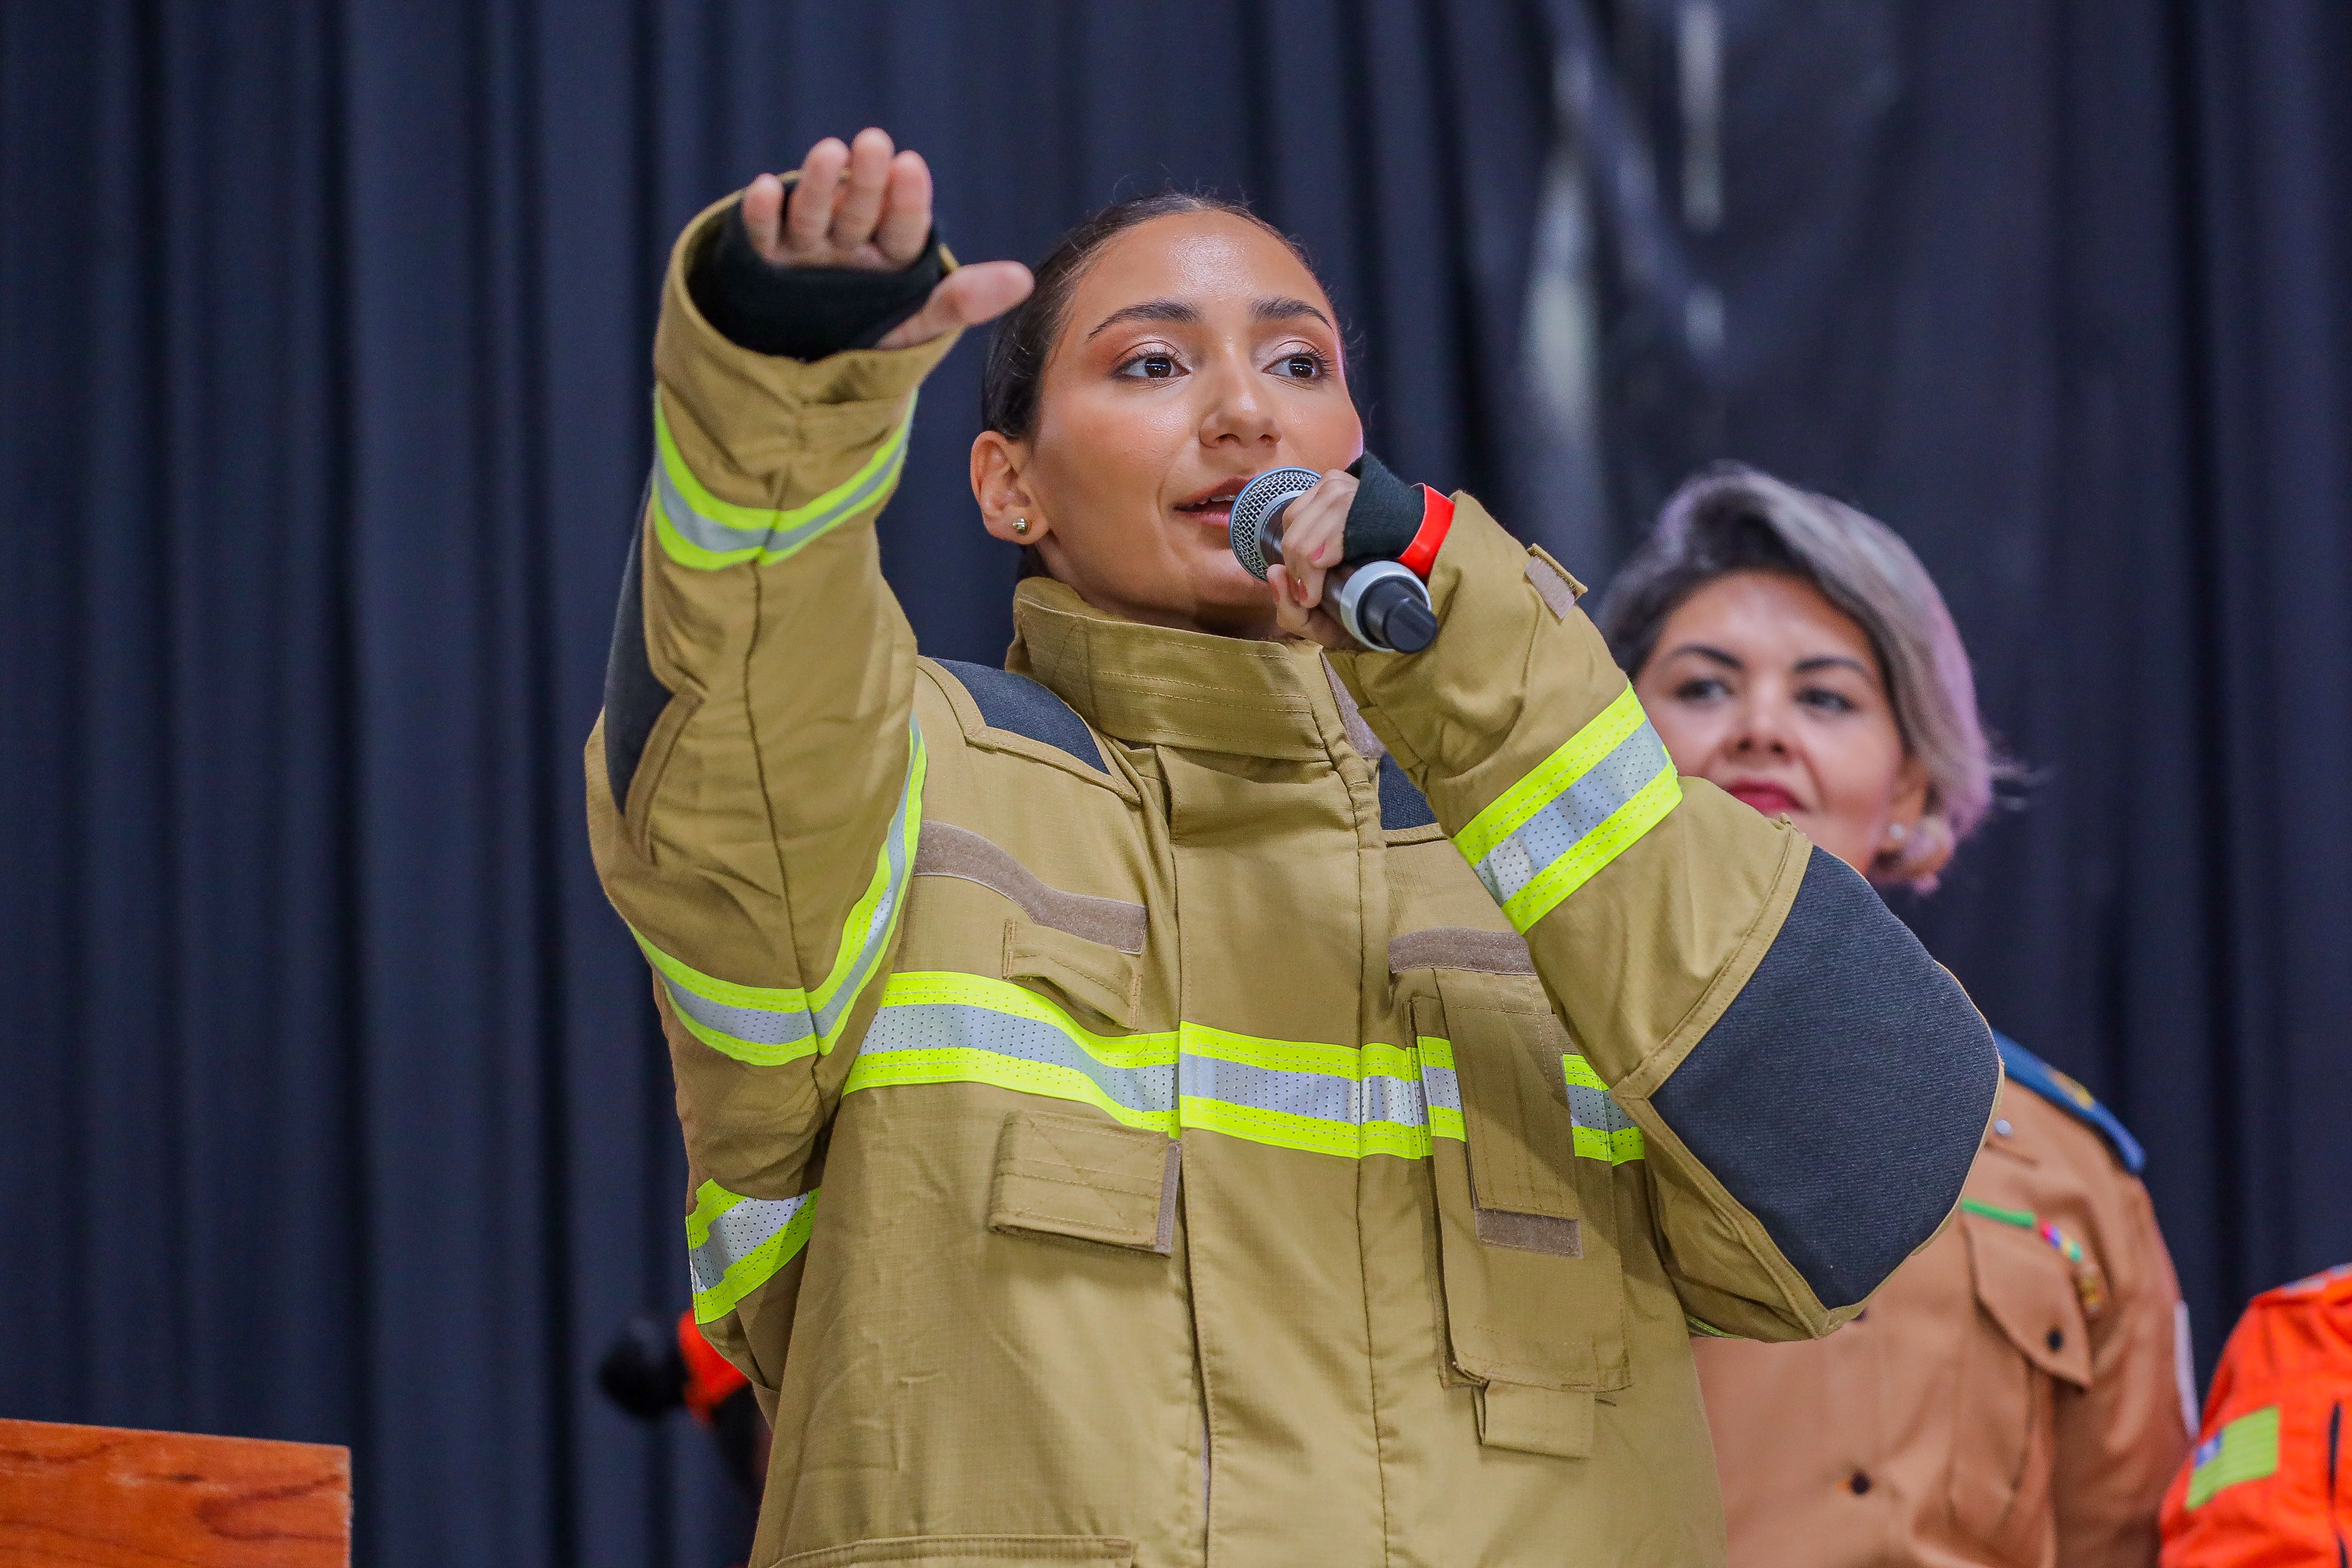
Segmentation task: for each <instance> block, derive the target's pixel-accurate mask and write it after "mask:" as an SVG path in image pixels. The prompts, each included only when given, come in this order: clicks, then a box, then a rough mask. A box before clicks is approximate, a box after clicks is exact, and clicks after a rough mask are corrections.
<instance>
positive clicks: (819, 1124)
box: [588, 208, 1999, 1568]
mask: <svg viewBox="0 0 2352 1568" xmlns="http://www.w3.org/2000/svg"><path fill="white" fill-rule="evenodd" d="M721 210H722V209H720V208H714V209H713V210H712V211H711V212H710V213H707V214H704V215H703V216H702V217H701V218H699V219H698V220H697V222H696V225H694V226H693V227H691V228H689V229H688V233H687V235H685V236H684V237H683V238H682V239H681V240H680V242H679V246H678V248H677V255H676V256H674V257H673V261H672V266H671V270H670V273H669V277H668V281H667V287H666V292H665V297H664V301H663V311H662V318H661V325H660V329H659V332H658V335H657V339H656V350H655V362H656V381H657V394H656V455H655V459H654V463H653V472H652V477H651V481H650V484H649V486H648V493H647V499H646V506H645V509H644V520H643V528H642V533H641V537H640V542H639V546H638V549H637V550H636V551H635V556H634V558H633V561H632V565H631V567H630V570H629V573H628V576H627V579H626V581H625V585H624V591H623V599H622V606H621V613H620V616H619V619H618V624H617V627H616V633H615V638H614V656H613V662H612V668H611V673H610V675H609V676H608V690H607V701H606V711H605V713H604V717H603V719H602V720H601V721H600V722H599V725H598V727H597V730H596V733H595V734H594V735H593V736H592V737H591V738H590V741H589V745H588V810H589V821H590V829H591V833H592V837H593V845H594V850H595V856H596V862H597V866H598V868H599V870H600V872H601V873H602V875H603V878H604V885H605V887H606V889H607V890H608V892H609V893H610V894H611V896H612V899H613V902H614V904H615V906H616V907H617V908H618V909H619V911H620V913H621V915H622V916H623V918H624V919H625V920H626V921H627V922H628V925H629V926H630V928H631V930H632V931H633V932H634V933H635V936H636V938H637V941H638V944H639V946H641V947H642V948H643V950H644V952H645V955H646V960H647V962H648V963H649V964H650V965H651V966H652V967H653V970H654V972H655V978H656V985H655V994H656V999H657V1001H658V1004H659V1007H660V1010H661V1015H662V1019H663V1021H664V1024H665V1026H666V1028H667V1033H668V1037H669V1041H670V1046H671V1052H672V1061H673V1064H674V1068H675V1071H676V1075H677V1103H678V1113H679V1118H680V1120H681V1122H682V1123H683V1124H684V1128H685V1134H686V1144H687V1149H688V1157H689V1161H690V1166H691V1173H692V1181H693V1183H694V1191H693V1192H692V1194H691V1195H690V1197H689V1200H688V1213H687V1216H686V1233H687V1234H686V1239H687V1244H688V1250H689V1255H690V1259H691V1266H692V1274H693V1281H694V1286H695V1306H696V1312H697V1315H698V1318H699V1320H700V1321H701V1322H702V1324H703V1327H704V1330H705V1332H706V1333H708V1334H709V1337H710V1338H711V1340H712V1342H713V1343H716V1344H717V1345H719V1347H720V1349H721V1350H722V1351H724V1352H725V1354H727V1355H728V1356H729V1357H730V1359H731V1360H732V1361H734V1362H735V1363H736V1364H738V1365H739V1366H740V1367H741V1368H742V1369H743V1371H744V1372H745V1374H746V1375H748V1376H749V1377H750V1378H751V1381H752V1383H753V1384H754V1385H755V1386H756V1388H757V1389H758V1391H759V1395H760V1397H761V1402H762V1405H763V1407H764V1408H766V1410H767V1411H768V1412H769V1414H770V1416H771V1417H772V1423H773V1426H774V1429H775V1444H774V1457H773V1461H772V1466H771V1469H770V1473H769V1479H768V1490H767V1497H766V1503H765V1506H764V1508H763V1510H762V1512H761V1522H760V1531H759V1539H758V1543H757V1546H756V1549H755V1551H754V1553H753V1557H752V1563H754V1565H755V1568H766V1565H767V1564H770V1563H780V1562H781V1563H793V1564H814V1563H824V1564H832V1563H918V1564H931V1565H944V1564H957V1565H962V1564H971V1563H1105V1564H1109V1563H1136V1564H1148V1565H1151V1568H1160V1565H1163V1564H1175V1563H1212V1564H1217V1565H1220V1568H1223V1565H1228V1564H1231V1565H1241V1564H1268V1565H1271V1564H1297V1563H1340V1564H1357V1563H1395V1564H1448V1565H1453V1564H1461V1565H1469V1564H1498V1565H1499V1564H1519V1563H1530V1564H1532V1563H1545V1564H1612V1565H1625V1564H1660V1565H1667V1564H1671V1565H1674V1568H1687V1565H1690V1564H1696V1563H1717V1562H1720V1561H1721V1560H1722V1556H1723V1520H1722V1512H1721V1508H1720V1504H1719V1502H1718V1500H1717V1490H1716V1481H1715V1474H1714V1466H1713V1461H1712V1458H1711V1456H1710V1451H1709V1447H1708V1437H1707V1429H1706V1422H1705V1419H1704V1417H1703V1416H1702V1414H1701V1410H1700V1406H1699V1398H1698V1388H1697V1383H1696V1375H1695V1373H1694V1370H1693V1364H1692V1355H1691V1351H1690V1343H1689V1342H1690V1336H1691V1335H1692V1334H1693V1333H1733V1334H1740V1335H1751V1336H1755V1337H1759V1338H1768V1339H1786V1338H1793V1337H1799V1336H1805V1335H1817V1334H1821V1333H1826V1332H1828V1331H1829V1330H1830V1329H1832V1327H1834V1326H1836V1325H1837V1324H1838V1323H1840V1322H1843V1321H1844V1320H1845V1319H1846V1318H1848V1317H1850V1316H1851V1315H1852V1314H1853V1312H1854V1311H1855V1310H1856V1309H1857V1308H1858V1307H1859V1305H1860V1304H1861V1302H1862V1301H1863V1300H1864V1296H1865V1295H1867V1293H1868V1292H1869V1291H1871V1289H1872V1288H1873V1287H1874V1286H1875V1285H1876V1284H1877V1283H1878V1281H1880V1280H1881V1279H1882V1278H1884V1277H1885V1274H1886V1273H1888V1272H1889V1271H1890V1270H1892V1269H1893V1268H1894V1267H1895V1264H1897V1263H1898V1262H1900V1261H1901V1260H1903V1259H1904V1258H1905V1257H1906V1256H1907V1255H1908V1254H1909V1253H1910V1252H1911V1251H1912V1250H1913V1249H1915V1248H1916V1247H1917V1246H1918V1245H1919V1244H1920V1243H1922V1242H1923V1241H1925V1240H1926V1239H1927V1238H1928V1237H1929V1236H1930V1235H1931V1234H1932V1233H1934V1232H1935V1231H1936V1229H1937V1227H1938V1225H1939V1224H1940V1223H1941V1222H1942V1221H1943V1220H1944V1219H1945V1218H1946V1217H1947V1215H1948V1212H1949V1210H1950V1209H1951V1207H1952V1205H1953V1203H1954V1201H1955V1200H1956V1198H1957V1197H1958V1193H1959V1189H1960V1184H1961V1181H1962V1179H1963V1177H1964V1176H1965V1175H1966V1173H1967V1171H1968V1168H1969V1161H1970V1158H1971V1156H1972V1155H1974V1153H1975V1151H1976V1146H1977V1142H1978V1137H1979V1133H1980V1131H1981V1129H1982V1128H1983V1126H1984V1124H1985V1123H1986V1120H1987V1118H1988V1116H1989V1114H1990V1106H1991V1103H1992V1100H1993V1096H1994V1092H1995V1089H1996V1086H1997V1084H1998V1082H1999V1068H1998V1065H1997V1061H1996V1057H1995V1053H1994V1050H1993V1046H1992V1042H1991V1040H1990V1035H1989V1033H1988V1031H1987V1030H1986V1029H1985V1026H1984V1024H1983V1022H1982V1021H1981V1020H1980V1019H1979V1018H1978V1016H1977V1014H1976V1012H1975V1010H1974V1009H1972V1008H1971V1007H1970V1006H1969V1003H1968V1001H1967V999H1966V998H1964V997H1963V996H1962V995H1961V993H1960V991H1959V989H1958V987H1957V986H1956V985H1955V984H1954V983H1953V982H1952V981H1951V979H1950V978H1949V977H1948V976H1946V975H1945V974H1944V973H1943V971H1942V970H1941V969H1939V968H1937V967H1936V966H1935V964H1934V963H1933V962H1932V961H1931V960H1930V959H1929V958H1928V957H1927V955H1926V954H1925V953H1924V952H1923V951H1922V950H1921V949H1920V947H1919V946H1918V945H1917V943H1916V941H1914V940H1913V939H1912V938H1911V937H1910V936H1909V935H1908V934H1907V933H1906V931H1905V929H1904V928H1903V927H1902V926H1901V925H1899V924H1898V923H1896V922H1895V920H1894V918H1893V917H1892V916H1891V915H1888V914H1887V913H1886V912H1885V907H1884V905H1883V904H1881V902H1880V900H1879V899H1878V898H1877V896H1876V895H1875V894H1874V893H1873V892H1872V891H1871V890H1870V889H1869V888H1868V886H1867V885H1865V884H1864V883H1863V882H1862V881H1861V880H1860V879H1859V878H1857V877H1855V876H1854V875H1853V873H1851V872H1849V871H1847V870H1846V869H1845V868H1844V867H1843V866H1842V865H1840V864H1839V863H1838V862H1834V861H1832V860H1831V859H1829V858H1828V857H1827V856H1824V855H1822V854H1820V853H1817V852H1813V851H1812V850H1811V848H1810V847H1809V846H1808V844H1807V843H1806V841H1804V840H1803V839H1802V838H1801V837H1800V836H1799V835H1798V834H1797V833H1795V832H1794V831H1791V830H1790V829H1788V828H1787V827H1785V826H1783V825H1780V824H1776V823H1773V822H1769V821H1766V820H1765V819H1764V818H1763V817H1761V816H1759V815H1758V814H1757V813H1756V812H1754V811H1752V810H1748V808H1747V807H1745V806H1742V805H1740V804H1738V802H1736V801H1734V800H1730V799H1729V798H1727V797H1726V796H1724V795H1722V794H1719V793H1717V791H1716V790H1715V789H1713V788H1712V787H1710V786H1708V785H1706V784H1705V783H1703V782H1700V781H1697V780H1691V779H1681V780H1678V779H1676V778H1675V774H1674V771H1673V768H1672V767H1671V765H1670V764H1669V762H1668V761H1667V758H1666V753H1665V751H1664V747H1662V746H1661V745H1660V744H1659V741H1658V738H1657V737H1656V736H1655V734H1654V732H1653V731H1652V730H1651V728H1650V727H1649V724H1648V722H1647V721H1646V719H1645V718H1644V717H1643V714H1642V710H1641V708H1640V706H1639V705H1638V704H1636V703H1635V701H1634V699H1633V695H1632V693H1631V692H1630V691H1629V690H1628V688H1627V685H1626V683H1625V680H1624V677H1623V676H1622V675H1621V674H1619V672H1618V670H1617V668H1616V666H1615V665H1614V664H1612V663H1611V662H1610V659H1609V655H1608V653H1607V652H1606V650H1605V649H1604V648H1603V646H1602V644H1601V638H1600V637H1599V636H1598V635H1597V634H1596V633H1595V632H1594V631H1593V629H1592V628H1591V625H1590V624H1589V623H1588V622H1586V620H1585V618H1584V616H1583V614H1582V613H1581V612H1580V611H1578V610H1577V609H1576V607H1575V605H1574V603H1573V592H1574V590H1573V588H1572V585H1571V584H1570V582H1569V581H1568V580H1567V579H1566V578H1565V576H1564V575H1563V574H1562V573H1560V572H1559V570H1558V569H1557V568H1556V567H1554V566H1553V565H1552V564H1551V562H1550V561H1549V558H1547V557H1545V556H1543V555H1542V554H1541V553H1539V552H1534V551H1530V550H1528V549H1525V548H1523V547H1521V546H1520V545H1518V544H1517V543H1516V542H1514V541H1513V540H1512V539H1511V538H1510V537H1509V536H1508V535H1507V534H1506V533H1505V532H1504V531H1503V530H1502V529H1501V528H1499V527H1497V526H1496V524H1495V523H1494V522H1493V521H1492V520H1491V519H1490V518H1489V517H1487V516H1486V513H1485V512H1484V511H1482V510H1481V509H1480V508H1479V507H1478V506H1477V504H1476V503H1475V501H1473V500H1470V499H1469V498H1468V497H1461V498H1459V501H1458V512H1457V515H1456V517H1455V520H1454V526H1453V528H1452V531H1451V533H1450V535H1449V536H1448V537H1447V538H1446V541H1445V544H1444V548H1443V549H1442V550H1441V551H1440V552H1439V554H1438V556H1437V558H1436V561H1435V564H1434V566H1433V569H1432V572H1431V578H1430V582H1431V588H1432V591H1433V597H1434V601H1435V605H1436V608H1437V610H1438V612H1439V616H1440V619H1441V622H1442V627H1443V630H1442V631H1441V632H1440V634H1439V636H1438V639H1437V641H1436V643H1434V644H1433V646H1432V647H1430V648H1429V649H1428V650H1427V651H1426V652H1424V653H1420V654H1417V655H1413V656H1410V657H1403V656H1396V655H1382V654H1373V653H1360V654H1339V655H1334V656H1332V657H1331V658H1330V659H1329V660H1328V664H1327V662H1326V660H1325V659H1324V658H1323V657H1322V655H1321V654H1320V653H1318V651H1317V650H1315V649H1313V648H1311V647H1307V646H1305V645H1303V644H1301V645H1291V644H1285V643H1254V642H1246V641H1240V640H1234V639H1226V638H1220V637H1215V636H1210V635H1205V634H1201V633H1196V632H1181V631H1171V630H1167V629H1163V628H1159V627H1152V626H1144V625H1139V624H1135V623H1132V622H1123V621H1119V620H1115V619H1112V618H1109V617H1107V616H1104V615H1102V614H1099V613H1097V612H1094V611H1092V610H1090V609H1088V608H1087V606H1086V605H1085V604H1084V603H1082V602H1081V601H1079V600H1078V598H1077V597H1076V595H1075V594H1074V593H1072V592H1071V591H1069V590H1067V589H1066V588H1065V587H1063V586H1061V585H1059V584H1057V583H1055V582H1052V581H1049V580H1031V581H1028V582H1024V583H1023V584H1022V585H1021V590H1020V593H1019V595H1018V598H1017V601H1016V605H1015V618H1016V623H1017V625H1018V628H1019V635H1018V639H1017V641H1016V642H1015V643H1014V645H1013V651H1012V654H1011V657H1010V659H1009V661H1008V664H1009V666H1010V668H1009V669H1008V670H994V669H987V668H982V667H980V666H976V665H970V664H952V663H946V662H939V661H933V660H929V659H925V658H921V657H919V656H918V655H917V653H916V649H915V640H914V637H913V635H912V634H911V632H909V631H908V626H907V622H906V621H905V619H904V617H903V616H902V615H901V614H900V612H899V610H898V604H897V602H896V601H894V600H893V599H892V597H891V595H890V591H889V590H888V588H887V586H886V584H885V583H884V580H883V578H882V574H881V571H880V570H879V566H878V562H877V550H876V541H875V531H874V527H873V518H874V516H875V513H876V512H877V509H878V508H879V507H881V505H882V503H883V502H884V500H885V499H886V498H887V497H888V495H889V493H890V490H891V487H892V485H893V482H894V481H895V479H896V477H897V476H898V470H899V465H900V464H901V463H902V462H903V460H904V457H905V454H906V450H907V442H908V429H909V422H910V420H911V417H912V414H913V410H914V402H915V397H914V394H915V390H916V387H917V384H918V383H919V382H920V380H921V379H922V377H923V374H924V372H925V371H928V370H929V368H930V367H931V366H932V365H933V364H935V363H937V362H938V361H939V359H940V356H941V355H943V354H944V353H945V352H946V351H947V349H948V347H949V344H948V342H947V341H946V340H939V341H935V342H932V343H929V344H925V345H923V346H921V347H919V348H916V349H910V350H899V351H881V350H867V351H852V352H845V353H841V354H836V355H835V356H833V357H831V358H828V359H824V360H821V361H816V362H814V363H802V362H800V361H793V360H787V359H775V358H767V357H763V356H761V355H758V354H754V353H751V352H750V351H748V350H742V349H739V348H737V347H735V346H733V345H732V344H730V342H728V341H727V340H724V339H722V338H721V337H719V335H718V334H717V332H716V331H714V330H713V329H711V328H710V326H709V324H708V323H707V322H706V321H705V320H704V319H703V318H702V317H701V315H700V314H699V313H698V311H697V310H696V308H695V307H694V305H693V303H692V300H691V298H689V296H688V291H687V288H686V287H685V284H684V281H683V278H684V271H683V268H684V267H685V266H686V265H687V264H688V262H690V261H691V260H692V258H693V256H694V254H695V247H696V246H699V245H700V244H702V243H705V241H706V239H707V237H708V235H709V234H710V232H711V229H712V225H714V224H715V223H716V222H717V221H718V217H719V214H720V212H721ZM940 526H961V525H960V524H950V523H949V522H948V521H947V520H945V519H942V520H941V521H940Z"/></svg>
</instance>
